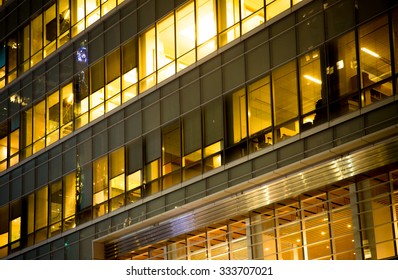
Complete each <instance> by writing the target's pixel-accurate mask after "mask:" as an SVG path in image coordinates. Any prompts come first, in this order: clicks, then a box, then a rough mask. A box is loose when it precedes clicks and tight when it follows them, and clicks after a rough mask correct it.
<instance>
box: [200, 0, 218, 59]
mask: <svg viewBox="0 0 398 280" xmlns="http://www.w3.org/2000/svg"><path fill="white" fill-rule="evenodd" d="M215 11H216V9H215V0H198V1H196V13H197V14H196V16H197V18H196V26H197V34H196V37H197V44H198V50H197V52H198V59H201V58H203V57H205V56H206V55H208V54H210V53H211V52H213V51H215V50H216V49H217V42H216V40H215V38H214V37H215V36H216V35H217V25H216V12H215Z"/></svg>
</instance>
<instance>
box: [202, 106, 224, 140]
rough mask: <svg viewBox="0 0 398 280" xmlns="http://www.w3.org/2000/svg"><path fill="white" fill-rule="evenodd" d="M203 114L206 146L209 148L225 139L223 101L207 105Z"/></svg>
mask: <svg viewBox="0 0 398 280" xmlns="http://www.w3.org/2000/svg"><path fill="white" fill-rule="evenodd" d="M203 113H204V125H205V131H204V132H205V135H204V138H205V146H208V145H211V144H213V143H215V142H217V141H220V140H222V138H223V126H224V125H223V104H222V101H221V99H218V100H216V101H213V102H211V103H209V104H207V105H206V106H205V107H204V112H203Z"/></svg>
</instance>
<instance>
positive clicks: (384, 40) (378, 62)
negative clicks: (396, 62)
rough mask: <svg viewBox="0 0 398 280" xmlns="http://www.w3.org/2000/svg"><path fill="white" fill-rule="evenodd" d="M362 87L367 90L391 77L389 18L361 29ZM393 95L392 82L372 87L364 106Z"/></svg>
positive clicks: (364, 98)
mask: <svg viewBox="0 0 398 280" xmlns="http://www.w3.org/2000/svg"><path fill="white" fill-rule="evenodd" d="M359 54H360V56H359V58H360V69H361V87H362V88H367V87H369V86H371V85H373V84H375V83H379V82H381V81H383V80H385V79H387V78H389V77H391V58H390V42H389V28H388V18H387V17H386V16H385V17H381V18H379V19H377V20H374V21H372V22H371V23H369V24H365V25H364V26H361V27H360V29H359ZM391 95H392V82H391V81H388V82H385V83H382V84H380V83H379V84H378V85H375V86H372V88H370V89H367V90H365V91H364V92H363V101H364V103H365V104H364V105H368V104H371V103H373V102H376V101H378V100H381V99H384V98H386V97H388V96H391Z"/></svg>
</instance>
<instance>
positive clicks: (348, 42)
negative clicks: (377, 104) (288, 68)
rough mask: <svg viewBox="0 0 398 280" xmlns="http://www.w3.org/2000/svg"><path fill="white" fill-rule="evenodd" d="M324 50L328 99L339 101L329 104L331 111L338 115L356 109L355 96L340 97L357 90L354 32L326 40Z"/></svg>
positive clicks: (357, 106) (357, 105)
mask: <svg viewBox="0 0 398 280" xmlns="http://www.w3.org/2000/svg"><path fill="white" fill-rule="evenodd" d="M326 52H327V53H326V63H327V64H326V74H327V78H328V88H329V90H328V91H329V94H330V100H331V101H340V102H338V103H335V104H332V105H331V108H330V111H331V113H332V114H333V115H335V114H338V115H340V114H342V113H345V112H348V111H353V110H356V109H358V108H359V103H358V100H357V98H356V99H353V98H351V99H347V98H346V99H342V98H341V97H343V96H345V95H349V94H350V93H356V92H357V90H358V76H357V59H356V49H355V36H354V32H350V33H347V34H345V35H343V36H341V37H340V38H337V39H335V40H333V41H330V42H328V43H327V44H326Z"/></svg>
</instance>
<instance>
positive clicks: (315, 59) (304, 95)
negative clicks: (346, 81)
mask: <svg viewBox="0 0 398 280" xmlns="http://www.w3.org/2000/svg"><path fill="white" fill-rule="evenodd" d="M299 63H300V66H299V67H300V96H301V111H302V113H303V114H306V113H308V112H311V111H314V110H315V109H316V104H317V101H319V100H321V99H322V95H321V91H322V77H321V63H320V55H319V50H315V51H312V52H310V53H307V54H305V55H304V56H302V57H300V59H299ZM312 121H313V120H312Z"/></svg>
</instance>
